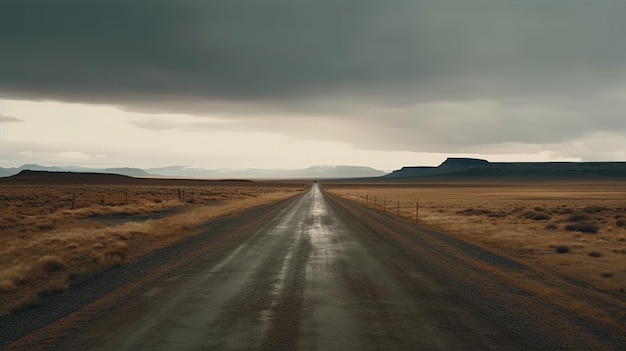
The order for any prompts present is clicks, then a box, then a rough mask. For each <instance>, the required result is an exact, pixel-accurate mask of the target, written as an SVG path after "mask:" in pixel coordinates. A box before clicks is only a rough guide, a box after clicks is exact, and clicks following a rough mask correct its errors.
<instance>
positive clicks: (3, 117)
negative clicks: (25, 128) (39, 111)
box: [0, 115, 23, 123]
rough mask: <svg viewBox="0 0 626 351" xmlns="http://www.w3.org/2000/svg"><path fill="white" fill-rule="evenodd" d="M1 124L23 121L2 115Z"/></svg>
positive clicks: (0, 117) (0, 116)
mask: <svg viewBox="0 0 626 351" xmlns="http://www.w3.org/2000/svg"><path fill="white" fill-rule="evenodd" d="M0 122H3V123H7V122H23V121H22V120H21V119H19V118H16V117H11V116H3V115H0Z"/></svg>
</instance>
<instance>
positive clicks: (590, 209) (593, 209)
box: [583, 206, 606, 213]
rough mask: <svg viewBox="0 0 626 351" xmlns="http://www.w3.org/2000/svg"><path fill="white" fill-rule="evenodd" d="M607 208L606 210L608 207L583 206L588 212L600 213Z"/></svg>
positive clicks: (584, 210)
mask: <svg viewBox="0 0 626 351" xmlns="http://www.w3.org/2000/svg"><path fill="white" fill-rule="evenodd" d="M605 210H606V207H604V206H587V207H585V208H583V212H587V213H600V212H604V211H605Z"/></svg>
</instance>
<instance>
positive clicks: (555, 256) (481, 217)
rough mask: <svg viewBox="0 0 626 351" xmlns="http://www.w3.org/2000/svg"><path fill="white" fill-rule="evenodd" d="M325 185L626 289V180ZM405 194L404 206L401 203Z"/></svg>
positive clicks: (520, 255) (601, 283)
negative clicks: (417, 211)
mask: <svg viewBox="0 0 626 351" xmlns="http://www.w3.org/2000/svg"><path fill="white" fill-rule="evenodd" d="M324 188H325V189H326V191H328V192H329V193H332V194H336V195H339V196H342V197H344V198H348V199H351V200H352V201H357V202H359V203H361V204H364V205H367V206H370V207H374V206H375V207H376V208H377V209H378V210H381V211H387V212H389V213H392V214H394V215H397V214H398V213H399V214H400V216H402V217H404V218H406V219H407V220H410V221H415V220H416V207H417V206H416V205H417V203H418V202H419V218H418V220H419V224H420V225H422V226H425V227H428V228H432V229H435V230H438V231H441V232H445V233H449V234H451V235H454V236H457V237H460V238H462V239H464V240H467V241H470V242H473V243H475V244H478V245H480V246H484V247H488V248H490V249H492V250H494V251H499V252H501V253H502V254H505V255H507V256H512V257H515V258H516V259H518V260H522V261H524V262H526V263H528V264H535V265H539V266H542V267H544V268H546V269H548V270H552V271H555V272H557V273H559V274H563V275H566V276H569V277H572V278H574V279H576V280H580V281H584V282H586V283H588V284H591V285H593V286H595V287H597V288H599V289H603V290H606V291H613V292H620V291H624V290H626V228H625V223H624V222H625V220H624V219H625V218H626V182H608V181H605V182H602V181H599V182H593V183H591V182H589V183H585V182H562V183H558V182H550V183H548V182H546V183H526V184H524V183H508V184H504V183H496V184H487V183H482V184H461V183H455V184H437V183H432V184H380V183H378V184H326V185H325V186H324ZM398 201H399V205H400V206H399V208H398Z"/></svg>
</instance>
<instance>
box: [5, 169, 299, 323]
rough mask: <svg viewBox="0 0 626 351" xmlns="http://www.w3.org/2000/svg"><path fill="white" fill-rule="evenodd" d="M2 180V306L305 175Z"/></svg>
mask: <svg viewBox="0 0 626 351" xmlns="http://www.w3.org/2000/svg"><path fill="white" fill-rule="evenodd" d="M133 183H134V184H126V185H124V184H105V185H102V184H101V185H97V183H93V184H80V185H69V184H59V183H53V184H39V185H32V184H30V185H26V184H20V185H15V184H0V206H1V208H2V211H1V212H0V238H1V239H0V240H1V241H2V246H0V314H4V313H8V312H10V311H11V310H12V309H14V308H16V307H20V306H24V305H28V304H33V303H36V302H37V299H38V296H41V294H46V293H50V292H54V291H59V290H64V289H66V288H67V287H68V286H69V285H70V284H74V283H78V282H80V281H84V280H85V279H89V277H91V276H93V275H94V274H97V273H98V272H101V271H103V270H106V269H108V268H110V267H113V266H117V265H120V264H124V263H125V262H129V261H132V260H134V259H136V258H137V257H140V256H142V255H145V254H146V253H149V252H152V251H154V250H157V249H160V248H163V247H165V246H168V245H171V244H173V243H175V242H177V241H179V240H181V239H184V238H186V237H189V236H191V235H194V234H196V233H197V230H196V229H197V227H198V226H199V225H201V224H202V223H203V222H205V221H207V220H209V219H212V218H215V217H218V216H223V215H229V214H234V213H237V212H240V211H243V210H245V209H248V208H251V207H255V206H259V205H262V204H267V203H271V202H275V201H279V200H282V199H286V198H288V197H291V196H294V195H297V194H300V193H301V192H302V191H303V190H305V189H306V188H307V187H308V186H307V184H305V183H303V182H300V183H271V182H268V183H258V182H247V181H184V180H181V181H177V180H163V181H157V180H154V179H150V180H146V182H145V185H141V184H142V183H141V181H139V183H137V182H133Z"/></svg>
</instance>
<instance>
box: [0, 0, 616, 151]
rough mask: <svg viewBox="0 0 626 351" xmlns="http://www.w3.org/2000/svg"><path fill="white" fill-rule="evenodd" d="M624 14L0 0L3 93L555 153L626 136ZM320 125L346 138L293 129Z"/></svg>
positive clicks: (585, 7)
mask: <svg viewBox="0 0 626 351" xmlns="http://www.w3.org/2000/svg"><path fill="white" fill-rule="evenodd" d="M624 16H626V2H618V1H572V2H565V1H544V0H542V1H523V2H522V1H520V2H512V1H463V2H461V1H410V0H397V1H382V0H381V1H367V0H361V1H358V0H352V1H338V0H335V1H264V0H257V1H232V0H231V1H185V0H182V1H162V0H152V1H139V0H123V1H121V0H107V1H97V0H93V1H70V0H57V1H48V0H41V1H29V0H14V1H4V2H3V3H2V5H0V49H1V51H2V55H0V93H1V94H3V96H5V97H13V98H26V99H59V100H66V101H82V102H104V103H113V104H118V105H121V106H124V107H125V108H128V109H142V110H152V111H164V112H165V111H183V112H191V113H193V112H195V113H198V112H200V113H207V114H210V113H211V112H213V111H228V112H233V113H234V112H245V113H248V114H249V115H248V117H247V119H245V120H246V121H247V123H249V124H250V125H254V126H255V128H256V127H259V128H268V127H267V125H276V126H278V127H279V129H282V130H283V131H284V132H285V133H290V134H298V133H300V134H306V135H307V136H312V137H316V138H327V139H329V138H332V139H335V140H339V139H337V138H340V137H341V138H343V139H348V141H350V142H353V143H355V144H357V145H359V146H360V147H372V148H383V149H385V148H386V149H405V150H416V151H420V150H421V151H437V150H435V149H438V148H441V147H448V148H452V149H455V148H456V149H457V150H458V149H459V148H460V147H462V146H463V145H466V146H473V145H487V144H491V143H502V142H519V143H547V142H557V141H563V140H568V139H571V138H575V137H578V136H580V135H582V134H584V133H586V132H588V131H590V130H591V131H593V130H607V129H608V130H612V131H614V132H615V131H617V132H622V133H623V132H625V131H626V130H625V129H626V126H625V123H624V122H623V120H624V119H623V117H622V116H621V114H620V113H617V111H623V110H624V108H623V107H624V104H625V99H626V95H625V94H624V92H625V91H626V35H624V33H626V21H624V20H623V19H624ZM620 94H621V95H620ZM607 99H608V101H606V100H607ZM476 101H479V103H475V102H476ZM480 101H483V102H484V101H491V102H495V103H496V105H495V106H491V105H489V104H487V105H481V103H480ZM464 102H469V103H470V107H471V108H469V109H466V108H465V107H463V106H461V105H459V106H460V107H458V108H457V107H455V105H454V103H464ZM438 103H442V104H443V105H436V104H438ZM445 103H453V104H452V105H445ZM432 104H435V105H432ZM601 104H602V105H601ZM528 106H533V107H534V108H528ZM472 108H474V109H472ZM260 111H262V112H264V113H265V114H266V115H268V114H270V113H271V114H274V115H277V116H279V117H277V118H279V119H280V122H281V123H278V122H277V121H279V119H276V120H274V122H272V121H270V120H269V119H268V118H265V119H263V120H258V119H256V118H255V117H254V116H255V114H256V113H258V112H260ZM281 115H283V116H281ZM284 115H293V116H295V117H293V118H286V117H284ZM319 115H323V116H332V117H333V118H334V121H335V122H339V124H340V125H346V126H353V128H352V129H348V130H344V131H343V134H342V136H339V135H338V134H340V133H336V132H334V131H332V132H329V131H328V130H324V129H322V128H315V127H314V124H315V123H314V122H311V124H312V125H313V128H311V129H309V130H304V129H302V128H301V127H299V125H300V124H301V123H303V121H304V120H307V116H318V117H316V118H318V119H315V120H314V119H312V118H313V117H310V118H309V119H308V120H309V121H319V122H321V124H320V125H324V126H326V125H327V124H326V123H325V122H326V120H324V118H326V117H319ZM233 118H234V117H233ZM294 118H295V119H294ZM304 123H308V122H304ZM137 126H138V127H142V128H147V129H150V128H152V129H159V128H162V127H163V126H157V125H154V124H150V123H139V124H138V125H137ZM354 126H358V127H359V128H354ZM270 129H271V130H276V129H275V128H274V127H271V128H270ZM313 132H315V133H316V134H315V135H312V134H310V133H313ZM371 132H377V133H378V134H379V135H380V136H379V137H378V138H372V137H371ZM336 134H337V135H336ZM442 136H449V138H448V140H447V141H446V142H442V141H441V139H442ZM431 139H432V140H431Z"/></svg>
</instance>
